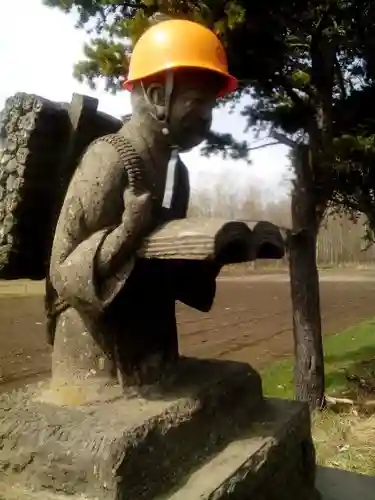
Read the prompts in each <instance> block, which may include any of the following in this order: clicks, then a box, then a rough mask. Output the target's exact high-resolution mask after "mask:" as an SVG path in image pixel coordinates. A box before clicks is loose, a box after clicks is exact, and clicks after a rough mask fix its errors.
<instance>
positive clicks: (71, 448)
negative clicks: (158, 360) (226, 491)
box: [0, 359, 263, 500]
mask: <svg viewBox="0 0 375 500" xmlns="http://www.w3.org/2000/svg"><path fill="white" fill-rule="evenodd" d="M44 389H45V388H44V387H43V386H42V385H37V386H30V387H29V388H28V389H27V390H25V391H18V392H13V393H10V394H4V395H1V397H0V443H1V446H0V484H2V488H3V490H8V491H13V492H14V491H16V490H17V488H18V486H17V485H20V487H21V489H22V488H26V489H28V490H30V493H29V494H28V495H29V498H30V500H31V498H32V497H30V495H31V494H32V491H33V490H35V491H39V494H40V495H41V496H42V497H43V499H46V500H47V498H48V497H47V495H48V494H50V495H51V494H53V493H56V494H63V493H65V494H66V495H69V497H68V498H70V499H71V498H72V496H74V497H75V498H77V499H78V498H79V495H83V498H90V499H94V498H95V499H98V500H115V499H116V500H118V499H121V500H122V499H124V500H125V499H129V500H143V499H147V500H150V499H152V498H154V497H156V496H157V495H159V494H163V493H164V492H165V491H168V489H171V488H173V487H174V486H175V485H176V484H177V483H178V482H179V481H180V480H181V479H182V477H183V476H184V475H185V474H186V473H187V472H188V471H190V470H193V469H194V468H195V467H197V466H199V464H201V463H204V462H205V461H206V460H207V457H209V456H211V455H212V454H213V453H215V452H217V451H218V450H220V449H222V448H223V447H225V446H226V445H227V444H228V443H229V442H230V441H231V440H232V439H233V437H234V436H235V435H236V434H237V433H238V432H240V431H242V429H243V428H244V427H245V426H246V425H248V423H249V422H250V421H251V420H253V419H254V418H255V415H256V413H257V411H259V408H262V403H263V396H262V388H261V380H260V377H259V375H258V374H257V373H256V372H255V371H254V370H252V369H251V367H250V366H249V365H246V364H242V363H232V362H227V361H208V360H194V359H182V360H181V363H180V367H179V370H178V371H177V372H176V374H175V377H174V378H173V380H172V379H170V380H167V381H165V382H164V383H163V385H162V386H160V387H158V388H155V387H153V388H149V389H148V390H147V391H146V393H145V394H142V395H140V394H139V393H134V394H133V395H131V394H128V395H127V397H124V396H122V397H117V398H115V397H114V398H113V399H112V400H111V401H107V402H102V403H98V404H96V405H87V406H83V407H82V406H80V407H76V408H72V407H70V408H67V407H60V406H56V405H52V404H47V403H43V402H41V401H40V399H39V396H40V394H41V393H42V392H45V391H44ZM0 491H1V490H0ZM20 491H21V490H19V491H18V494H19V499H20V500H21V499H22V496H20V495H21V493H20ZM9 494H12V493H9ZM3 495H4V498H6V500H8V499H7V497H6V496H5V493H3ZM25 495H26V493H25ZM8 496H9V495H8ZM0 498H1V496H0ZM26 498H28V497H27V496H26V497H25V500H26ZM38 498H40V496H39V497H38ZM52 498H53V497H51V500H52ZM53 500H55V499H54V498H53ZM56 500H59V499H58V497H57V498H56Z"/></svg>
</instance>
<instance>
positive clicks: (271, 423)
mask: <svg viewBox="0 0 375 500" xmlns="http://www.w3.org/2000/svg"><path fill="white" fill-rule="evenodd" d="M245 402H246V401H245ZM246 413H247V412H246V410H245V411H244V415H246ZM226 418H228V414H227V417H226ZM219 421H220V418H219ZM219 421H218V420H215V422H216V425H215V424H213V426H214V427H215V429H212V431H213V433H214V434H215V432H218V428H219V426H220V424H219ZM180 425H182V423H180ZM232 425H233V423H229V422H228V427H230V428H231V429H232V433H231V440H230V442H226V441H227V438H228V429H227V431H226V432H225V434H226V436H225V437H224V438H223V439H222V442H221V443H220V444H221V446H220V445H219V447H218V448H219V449H218V450H216V451H214V452H212V450H213V448H212V447H211V449H208V448H209V446H207V444H208V443H209V444H210V443H212V440H211V439H210V440H208V443H207V442H204V441H201V442H200V443H199V445H200V447H201V449H202V448H204V450H202V451H203V453H201V455H199V446H198V440H199V437H202V435H200V436H196V435H195V432H192V433H190V434H188V436H189V438H188V439H189V441H191V442H193V441H194V443H195V446H196V451H197V452H198V453H197V454H196V456H195V463H194V465H193V464H192V463H186V461H185V462H184V461H183V463H182V464H180V470H178V467H177V468H176V473H177V474H176V476H175V480H174V481H172V482H174V487H172V492H169V493H166V492H165V491H161V493H160V494H156V495H155V492H156V491H155V488H152V487H151V489H148V490H147V487H148V486H149V485H150V483H149V482H148V481H149V479H148V477H147V473H148V464H150V463H152V460H153V457H154V450H152V449H150V457H149V458H150V460H147V456H145V458H146V461H145V462H144V473H143V474H142V473H140V475H139V476H137V477H136V478H130V481H128V482H127V483H126V484H124V487H123V488H120V489H119V490H118V496H114V492H113V491H112V492H109V491H108V493H107V496H102V494H101V495H100V496H95V494H93V495H91V496H86V495H82V494H81V495H79V494H77V495H73V497H71V496H67V495H66V496H64V495H62V494H58V493H54V494H52V493H49V492H48V491H46V490H44V491H43V492H42V493H41V492H40V491H39V492H34V493H33V492H31V491H29V492H26V490H25V489H22V488H20V487H19V486H14V485H12V484H10V482H9V481H8V482H7V484H4V483H2V484H1V483H0V498H2V499H3V498H4V500H36V499H37V498H38V499H39V498H43V499H44V500H73V499H74V500H79V499H81V500H84V499H87V500H97V499H98V498H100V499H101V498H105V499H112V498H116V499H117V500H138V499H141V498H142V499H143V498H147V499H150V500H151V499H154V500H190V499H191V500H196V499H200V500H219V499H220V500H222V499H225V500H250V499H251V500H318V499H319V498H320V494H319V493H318V491H317V490H316V489H315V487H314V483H315V462H314V457H315V454H314V448H313V446H312V441H311V434H310V419H309V414H308V411H307V408H306V407H305V406H304V405H301V404H300V403H296V402H289V401H281V400H266V402H265V404H264V406H263V410H262V412H260V413H258V414H257V415H255V414H253V415H252V416H251V415H249V414H248V424H247V426H246V425H245V426H243V422H242V423H241V425H237V426H236V430H235V429H233V427H232ZM197 437H198V439H197ZM164 439H165V446H166V448H168V449H169V446H170V445H172V441H173V434H170V435H168V434H167V435H165V437H164ZM168 440H171V441H168ZM176 443H177V440H176V441H175V444H176ZM183 449H184V450H185V452H186V446H185V447H183ZM175 450H176V452H177V454H179V455H180V459H181V458H182V457H183V453H184V450H182V449H180V448H179V445H176V447H175ZM174 457H175V458H176V459H177V462H175V465H176V466H177V464H178V463H179V462H178V458H177V456H176V454H174ZM103 459H104V455H103ZM171 465H172V464H171ZM153 467H154V473H156V475H157V474H158V473H160V474H161V477H160V482H162V481H163V480H165V479H166V476H165V475H163V472H162V469H163V467H162V466H161V464H160V462H157V461H155V462H154V463H153ZM183 471H184V472H185V474H181V472H183ZM138 473H139V472H138ZM153 477H155V474H154V475H153ZM128 479H129V478H128ZM134 480H135V481H134ZM136 481H138V485H141V484H143V486H144V487H145V489H144V490H143V491H141V490H140V488H134V487H132V484H134V482H136ZM77 482H78V480H77ZM170 484H171V481H167V482H166V483H165V484H164V486H165V487H168V486H170ZM128 485H129V487H128ZM151 486H152V485H151ZM161 486H162V485H161ZM164 489H166V488H160V490H164ZM2 495H3V496H2ZM41 495H42V496H41Z"/></svg>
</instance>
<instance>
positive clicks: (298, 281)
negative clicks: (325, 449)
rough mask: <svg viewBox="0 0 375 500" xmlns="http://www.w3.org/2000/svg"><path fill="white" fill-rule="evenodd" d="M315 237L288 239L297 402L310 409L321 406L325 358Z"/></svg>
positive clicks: (313, 235)
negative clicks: (301, 402)
mask: <svg viewBox="0 0 375 500" xmlns="http://www.w3.org/2000/svg"><path fill="white" fill-rule="evenodd" d="M315 243H316V234H314V233H313V232H307V231H306V232H303V233H301V234H300V235H299V236H295V237H293V238H291V241H290V247H289V252H290V253H289V266H290V279H291V297H292V307H293V334H294V355H295V366H294V383H295V391H296V398H297V400H299V401H306V402H308V404H309V407H310V409H315V408H321V407H322V406H323V405H324V357H323V346H322V328H321V317H320V293H319V276H318V270H317V266H316V251H315V248H316V247H315Z"/></svg>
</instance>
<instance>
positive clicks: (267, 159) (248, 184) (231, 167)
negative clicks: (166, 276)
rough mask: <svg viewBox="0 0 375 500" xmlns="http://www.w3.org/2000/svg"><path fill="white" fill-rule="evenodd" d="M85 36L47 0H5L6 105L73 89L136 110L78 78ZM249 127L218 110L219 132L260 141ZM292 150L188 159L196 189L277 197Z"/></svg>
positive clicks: (118, 108)
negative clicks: (12, 99) (23, 96)
mask: <svg viewBox="0 0 375 500" xmlns="http://www.w3.org/2000/svg"><path fill="white" fill-rule="evenodd" d="M85 40H87V38H86V34H85V33H84V32H83V31H80V30H76V29H75V28H74V18H73V17H71V16H67V15H66V14H63V13H62V12H60V11H58V10H56V9H50V8H47V7H45V6H43V5H42V0H0V109H1V108H2V107H3V105H4V101H5V99H6V97H8V96H10V95H13V94H14V93H16V92H19V91H22V92H28V93H35V94H38V95H41V96H43V97H46V98H48V99H52V100H58V101H70V99H71V95H72V93H73V92H78V93H85V94H87V95H94V96H95V97H97V98H98V99H99V103H100V104H99V108H100V109H101V110H103V111H105V112H107V113H110V114H112V115H115V116H121V115H124V114H126V113H128V112H130V102H129V95H128V94H127V93H126V91H124V92H121V93H119V94H118V95H116V96H112V95H109V94H107V93H105V92H103V91H102V90H99V89H98V90H97V91H96V92H93V91H91V90H90V89H88V87H87V86H86V85H81V84H80V83H78V82H77V81H76V80H75V79H74V78H73V77H72V68H73V64H74V62H76V61H77V60H79V59H80V58H81V57H82V47H83V44H84V42H85ZM244 126H245V123H244V120H243V119H242V118H241V117H240V116H238V114H229V113H228V112H227V111H226V110H225V109H220V110H217V111H216V112H215V117H214V125H213V128H214V129H215V130H217V131H221V132H230V133H232V134H233V135H234V136H235V137H236V138H237V139H241V138H247V140H250V141H251V142H252V143H254V144H255V142H254V141H255V140H254V139H252V137H251V135H249V133H247V134H246V135H244V133H243V130H244ZM286 154H287V148H285V147H284V146H281V145H280V146H272V147H269V148H264V149H260V150H258V151H254V152H252V155H251V159H252V164H251V165H248V164H247V163H246V162H244V161H231V160H223V159H221V158H220V157H216V156H214V157H211V158H203V157H202V156H201V155H200V154H199V151H198V150H194V151H192V152H190V153H188V154H187V155H185V157H184V159H185V161H186V164H187V165H188V167H189V170H190V175H191V183H192V188H193V189H194V190H195V189H202V188H203V189H206V188H207V187H208V186H212V187H215V186H216V185H218V184H219V185H220V186H222V187H223V188H224V189H226V190H228V191H229V192H230V193H238V196H240V197H242V196H243V195H244V194H245V193H246V192H249V190H251V188H252V187H255V188H257V189H262V190H263V191H264V193H265V195H266V196H267V198H271V199H274V198H277V197H279V196H280V195H282V194H283V193H285V191H286V186H287V183H286V182H285V180H284V179H285V177H286V176H288V169H287V166H288V164H289V162H288V159H287V156H286Z"/></svg>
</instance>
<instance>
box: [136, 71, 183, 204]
mask: <svg viewBox="0 0 375 500" xmlns="http://www.w3.org/2000/svg"><path fill="white" fill-rule="evenodd" d="M141 85H142V90H143V95H144V97H145V99H146V100H147V101H148V103H149V105H150V108H151V109H150V111H149V112H150V115H151V116H152V117H153V118H154V120H156V121H157V122H158V123H159V124H160V125H161V126H162V129H161V132H162V134H163V135H165V136H169V138H171V137H170V130H169V114H170V108H171V100H172V94H173V89H174V74H173V72H172V71H167V72H166V75H165V116H164V118H163V119H160V118H158V116H157V113H155V112H154V109H152V108H153V107H154V104H153V103H152V102H151V100H150V98H149V96H148V94H147V92H146V90H145V88H144V86H143V82H141ZM170 148H171V156H170V158H169V161H168V166H167V177H166V181H165V189H164V197H163V203H162V206H163V207H164V208H167V209H169V208H171V205H172V198H173V191H174V184H175V173H176V165H177V162H178V146H177V145H174V144H173V143H170Z"/></svg>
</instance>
